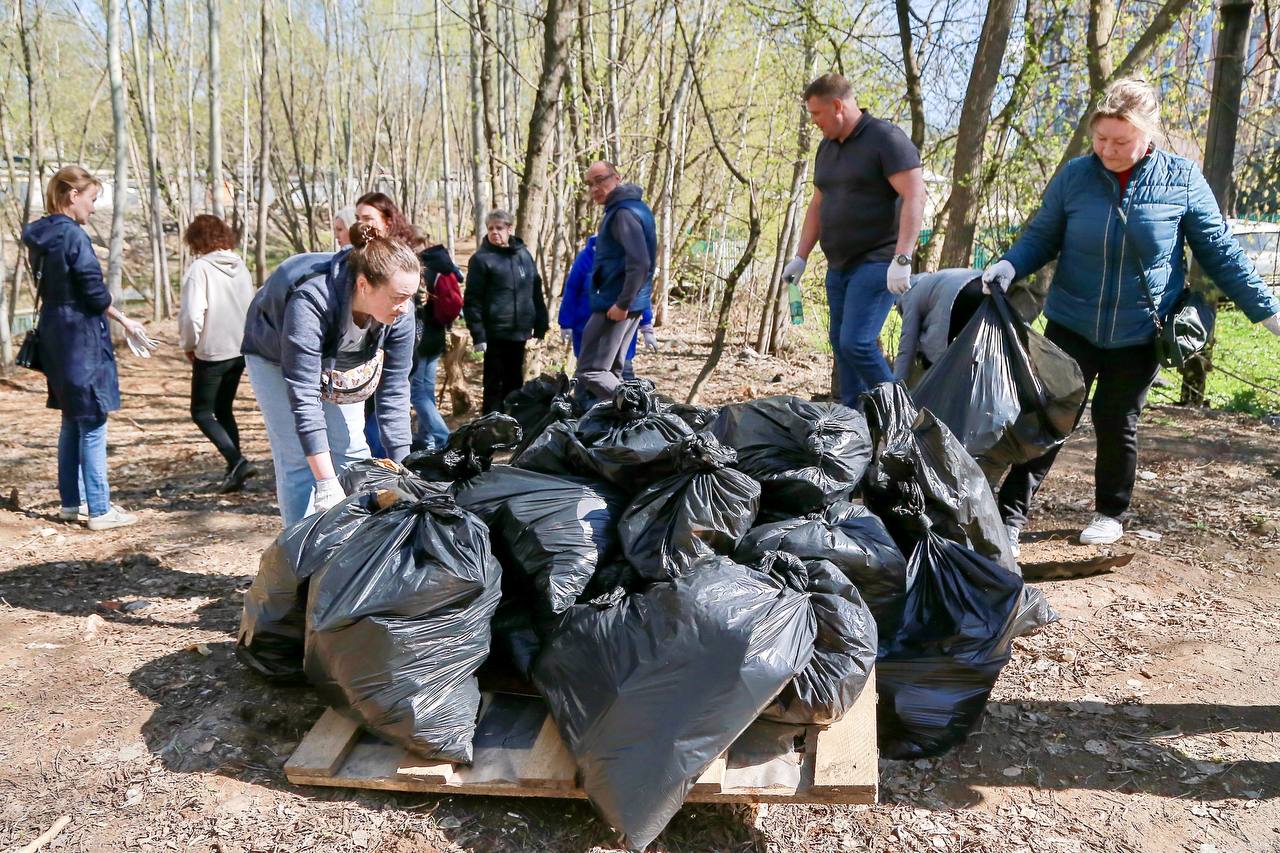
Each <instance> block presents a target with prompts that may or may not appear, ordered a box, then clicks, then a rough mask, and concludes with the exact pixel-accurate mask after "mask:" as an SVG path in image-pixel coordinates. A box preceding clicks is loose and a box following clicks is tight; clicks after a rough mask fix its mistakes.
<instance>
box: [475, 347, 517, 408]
mask: <svg viewBox="0 0 1280 853" xmlns="http://www.w3.org/2000/svg"><path fill="white" fill-rule="evenodd" d="M524 344H525V342H524V341H493V340H491V341H488V343H487V345H486V346H485V350H484V404H483V405H482V406H481V409H480V414H482V415H487V414H489V413H490V412H501V411H502V401H503V400H505V399H506V397H507V395H508V394H510V393H511V392H512V391H515V390H516V389H518V388H519V387H520V386H521V385H523V384H524Z"/></svg>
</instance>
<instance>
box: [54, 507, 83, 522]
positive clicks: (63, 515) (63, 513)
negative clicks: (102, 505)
mask: <svg viewBox="0 0 1280 853" xmlns="http://www.w3.org/2000/svg"><path fill="white" fill-rule="evenodd" d="M58 520H59V521H88V520H89V505H88V504H80V506H78V507H74V506H64V507H59V508H58Z"/></svg>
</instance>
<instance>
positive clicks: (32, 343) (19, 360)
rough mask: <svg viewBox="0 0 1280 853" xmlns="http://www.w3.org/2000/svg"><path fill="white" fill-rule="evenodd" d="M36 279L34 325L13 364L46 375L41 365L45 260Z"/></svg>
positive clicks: (24, 337)
mask: <svg viewBox="0 0 1280 853" xmlns="http://www.w3.org/2000/svg"><path fill="white" fill-rule="evenodd" d="M35 278H36V306H35V312H34V315H33V316H34V318H35V319H34V324H33V325H32V327H31V328H30V329H29V330H28V331H27V334H26V335H25V336H23V338H22V346H20V347H18V355H17V357H15V358H14V360H13V363H14V364H16V365H18V367H25V368H27V369H28V370H35V371H37V372H39V373H44V365H43V364H41V363H40V296H41V294H42V291H43V287H42V286H41V285H42V284H43V279H44V260H43V259H41V261H40V270H39V271H38V272H36V273H35Z"/></svg>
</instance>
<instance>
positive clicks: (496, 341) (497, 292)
mask: <svg viewBox="0 0 1280 853" xmlns="http://www.w3.org/2000/svg"><path fill="white" fill-rule="evenodd" d="M514 222H515V221H514V220H513V219H512V218H511V214H510V213H507V212H506V211H505V210H494V211H491V212H490V213H489V216H488V217H487V218H486V220H485V230H486V232H487V233H486V235H485V237H484V239H482V240H481V241H480V248H478V249H477V250H476V253H475V254H474V255H472V256H471V261H470V263H469V264H468V265H467V289H466V293H465V294H464V297H463V307H462V312H463V314H464V315H465V316H466V319H467V329H468V330H469V331H470V332H471V341H472V345H473V347H474V349H475V351H476V352H480V353H484V405H483V407H482V414H486V415H487V414H489V413H490V412H497V411H501V410H502V401H503V400H504V399H506V396H507V395H508V394H510V393H511V392H512V391H514V390H516V389H517V388H519V387H520V386H521V385H522V384H524V347H525V343H526V342H527V341H528V340H529V338H530V337H535V338H538V339H541V338H542V336H543V335H545V334H546V333H547V322H548V321H547V303H546V300H545V298H544V297H543V295H542V276H540V275H538V270H537V268H536V267H535V266H534V263H533V256H532V255H530V254H529V250H528V249H526V248H525V247H524V243H523V242H521V240H520V238H518V237H514V236H512V234H511V230H512V225H514Z"/></svg>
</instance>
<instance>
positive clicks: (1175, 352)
mask: <svg viewBox="0 0 1280 853" xmlns="http://www.w3.org/2000/svg"><path fill="white" fill-rule="evenodd" d="M1115 209H1116V213H1117V214H1119V216H1120V227H1121V230H1123V231H1125V232H1126V233H1127V232H1128V226H1129V217H1128V216H1127V215H1125V212H1124V209H1123V208H1122V207H1120V205H1118V204H1117V205H1115ZM1133 253H1134V258H1135V259H1136V260H1137V262H1138V280H1139V281H1141V282H1142V293H1143V296H1145V297H1146V299H1147V310H1148V311H1150V312H1151V319H1152V321H1153V322H1154V323H1155V325H1156V340H1155V344H1156V357H1157V358H1158V359H1159V360H1160V365H1161V366H1162V367H1171V368H1174V369H1175V370H1181V369H1182V368H1183V366H1184V365H1185V364H1186V363H1187V362H1189V361H1191V360H1192V359H1193V358H1195V357H1196V356H1198V355H1200V353H1202V352H1204V350H1205V347H1207V346H1208V345H1209V339H1210V338H1212V337H1213V326H1214V323H1215V322H1217V319H1218V318H1217V312H1216V311H1215V310H1214V307H1213V306H1212V305H1210V304H1209V300H1207V299H1205V298H1204V294H1202V293H1197V292H1196V291H1194V290H1192V289H1191V288H1190V287H1184V288H1183V289H1182V292H1181V293H1179V294H1178V298H1177V299H1175V300H1174V302H1173V309H1172V310H1171V311H1170V312H1169V316H1168V317H1167V318H1164V317H1161V316H1160V308H1159V306H1158V305H1156V299H1155V295H1154V294H1153V293H1152V292H1151V285H1150V284H1149V283H1148V282H1147V268H1146V266H1145V265H1144V264H1143V263H1142V258H1141V257H1140V256H1139V254H1138V250H1137V247H1136V246H1135V247H1134V250H1133Z"/></svg>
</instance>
